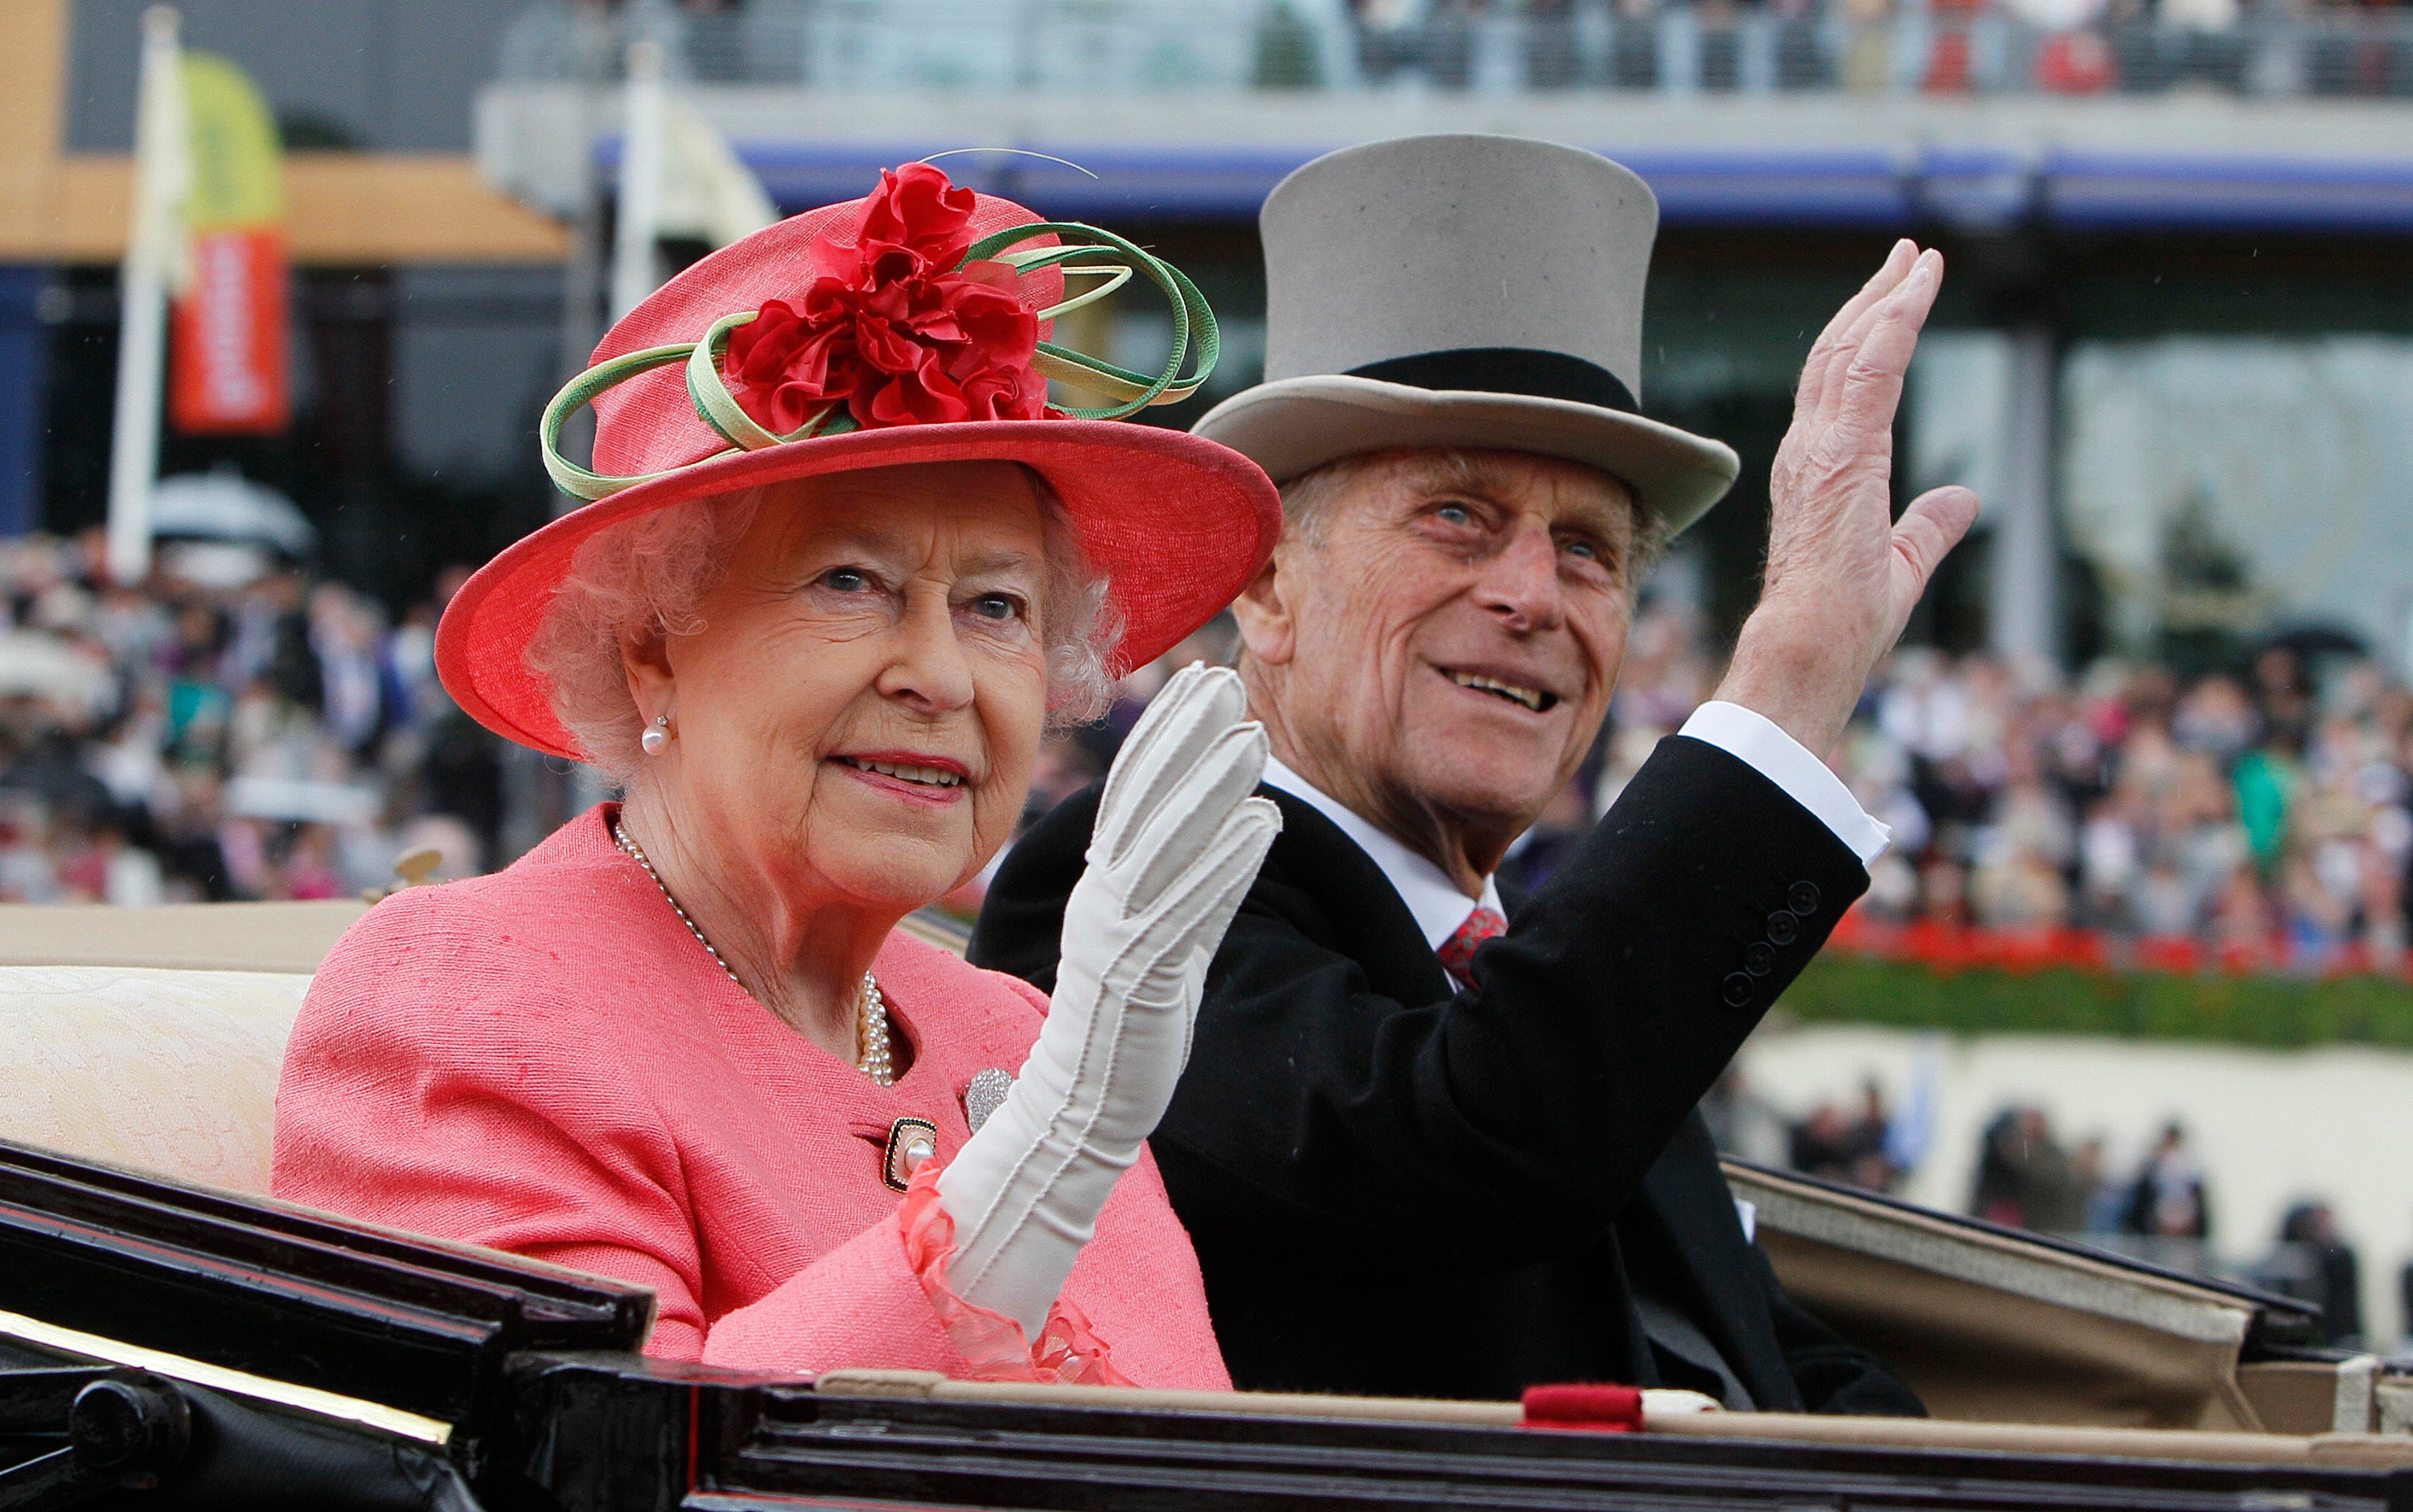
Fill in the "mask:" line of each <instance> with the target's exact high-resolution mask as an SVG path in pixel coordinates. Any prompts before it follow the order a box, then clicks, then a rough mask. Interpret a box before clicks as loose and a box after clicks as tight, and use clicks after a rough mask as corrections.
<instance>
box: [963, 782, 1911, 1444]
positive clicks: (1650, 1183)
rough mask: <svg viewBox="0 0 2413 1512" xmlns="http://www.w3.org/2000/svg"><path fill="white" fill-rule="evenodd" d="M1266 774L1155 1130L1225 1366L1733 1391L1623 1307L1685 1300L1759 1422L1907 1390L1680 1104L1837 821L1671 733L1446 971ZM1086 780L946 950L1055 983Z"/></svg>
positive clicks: (1444, 1391) (1786, 935) (1796, 965)
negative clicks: (1788, 1270)
mask: <svg viewBox="0 0 2413 1512" xmlns="http://www.w3.org/2000/svg"><path fill="white" fill-rule="evenodd" d="M1260 791H1261V792H1262V793H1264V794H1265V795H1266V796H1267V797H1270V798H1272V799H1273V800H1274V802H1275V803H1276V804H1277V805H1278V806H1279V807H1280V808H1281V818H1282V832H1281V838H1279V839H1277V840H1276V841H1275V842H1274V847H1273V851H1272V852H1271V854H1269V855H1268V856H1267V857H1266V864H1265V867H1264V869H1263V870H1262V871H1261V872H1260V873H1259V875H1258V878H1257V882H1256V884H1255V885H1254V886H1253V887H1252V888H1251V890H1250V892H1249V896H1248V898H1247V899H1246V901H1245V902H1244V903H1243V904H1242V905H1241V908H1240V911H1239V914H1238V916H1237V917H1236V919H1235V920H1234V921H1233V924H1232V927H1231V930H1230V932H1229V933H1228V934H1227V935H1226V936H1225V937H1224V941H1223V944H1222V947H1221V950H1220V951H1218V952H1217V954H1216V956H1215V960H1214V964H1213V967H1212V969H1211V970H1210V971H1209V974H1208V977H1207V998H1206V1002H1205V1004H1204V1006H1203V1008H1202V1010H1201V1012H1200V1015H1199V1021H1198V1028H1197V1032H1196V1037H1195V1039H1194V1041H1193V1044H1192V1051H1191V1057H1190V1065H1189V1069H1188V1070H1187V1071H1186V1072H1185V1073H1184V1074H1183V1075H1182V1079H1181V1083H1180V1086H1179V1088H1178V1090H1177V1091H1176V1093H1175V1095H1174V1099H1173V1104H1172V1107H1171V1108H1170V1110H1169V1111H1168V1112H1167V1113H1166V1115H1165V1118H1164V1121H1163V1122H1162V1124H1161V1125H1159V1126H1158V1128H1157V1131H1156V1134H1155V1136H1154V1137H1153V1138H1152V1139H1151V1140H1150V1147H1151V1148H1152V1149H1154V1150H1155V1152H1156V1159H1157V1164H1158V1165H1159V1166H1160V1167H1161V1168H1162V1171H1163V1173H1164V1181H1165V1186H1166V1187H1167V1189H1168V1190H1169V1191H1170V1192H1171V1193H1172V1197H1173V1205H1174V1208H1175V1209H1176V1211H1177V1212H1178V1213H1179V1214H1180V1216H1181V1219H1182V1222H1183V1223H1186V1224H1187V1225H1188V1226H1189V1229H1190V1235H1191V1238H1192V1240H1193V1241H1194V1243H1195V1244H1196V1246H1197V1250H1198V1260H1199V1264H1200V1267H1202V1268H1203V1270H1204V1271H1205V1274H1206V1281H1207V1302H1208V1305H1209V1306H1210V1308H1211V1309H1212V1311H1213V1313H1214V1319H1215V1331H1216V1336H1217V1338H1218V1339H1219V1340H1220V1341H1221V1344H1222V1348H1223V1356H1224V1358H1225V1360H1226V1361H1227V1362H1228V1363H1229V1364H1230V1366H1231V1371H1232V1377H1233V1380H1234V1381H1235V1382H1236V1384H1237V1385H1239V1386H1241V1387H1243V1388H1247V1389H1257V1390H1285V1391H1324V1392H1343V1393H1352V1394H1358V1395H1371V1396H1403V1397H1448V1398H1461V1399H1504V1398H1515V1397H1517V1396H1518V1395H1519V1394H1520V1393H1521V1392H1522V1391H1523V1389H1524V1388H1525V1387H1526V1386H1532V1385H1540V1384H1547V1383H1553V1382H1571V1381H1619V1382H1624V1383H1626V1384H1629V1385H1640V1386H1661V1385H1668V1386H1693V1387H1695V1388H1696V1389H1705V1390H1708V1391H1710V1393H1711V1394H1712V1395H1723V1396H1725V1397H1727V1398H1728V1399H1729V1400H1731V1398H1732V1393H1731V1391H1724V1392H1722V1391H1721V1390H1720V1386H1721V1381H1720V1379H1719V1378H1717V1377H1715V1376H1712V1375H1710V1374H1709V1373H1708V1372H1706V1371H1700V1370H1697V1369H1695V1368H1694V1367H1692V1366H1690V1365H1687V1364H1686V1363H1684V1361H1683V1360H1682V1359H1681V1358H1680V1357H1678V1356H1676V1355H1671V1354H1670V1353H1668V1352H1667V1351H1666V1350H1665V1349H1664V1348H1661V1347H1656V1346H1654V1345H1653V1344H1652V1343H1651V1342H1650V1340H1649V1339H1648V1337H1647V1336H1646V1334H1645V1332H1644V1329H1643V1327H1642V1324H1641V1316H1642V1314H1641V1312H1639V1311H1638V1309H1637V1301H1636V1298H1637V1296H1646V1297H1654V1298H1656V1299H1657V1300H1658V1304H1659V1306H1660V1307H1661V1308H1662V1310H1663V1311H1662V1313H1661V1314H1660V1315H1662V1316H1664V1309H1665V1306H1667V1305H1673V1306H1674V1307H1675V1308H1676V1309H1677V1310H1678V1311H1679V1312H1680V1313H1681V1314H1683V1315H1684V1316H1687V1317H1689V1318H1690V1319H1691V1320H1692V1322H1693V1323H1694V1324H1695V1326H1697V1327H1698V1329H1699V1330H1700V1332H1701V1333H1702V1334H1706V1335H1707V1336H1708V1339H1709V1340H1710V1342H1712V1343H1713V1344H1714V1345H1715V1347H1716V1349H1717V1351H1718V1353H1719V1354H1720V1355H1722V1356H1723V1357H1724V1360H1725V1363H1726V1365H1727V1366H1728V1367H1729V1371H1730V1373H1731V1375H1732V1377H1733V1378H1734V1380H1736V1381H1739V1383H1740V1385H1741V1386H1743V1387H1744V1388H1746V1389H1747V1390H1748V1392H1749V1394H1750V1397H1751V1401H1752V1403H1753V1404H1754V1405H1756V1406H1757V1407H1758V1408H1760V1409H1761V1410H1763V1411H1801V1410H1803V1409H1805V1408H1806V1409H1808V1410H1811V1411H1824V1412H1846V1413H1850V1412H1857V1413H1871V1414H1897V1415H1915V1414H1918V1413H1920V1412H1921V1410H1922V1409H1921V1408H1920V1406H1919V1403H1918V1400H1917V1397H1916V1396H1914V1395H1913V1394H1912V1393H1911V1390H1910V1388H1909V1387H1908V1386H1904V1385H1903V1384H1902V1382H1901V1381H1900V1380H1899V1379H1897V1378H1896V1377H1895V1376H1893V1375H1892V1374H1891V1373H1890V1372H1889V1371H1887V1370H1886V1368H1885V1367H1884V1366H1883V1365H1882V1364H1880V1363H1879V1362H1878V1361H1877V1360H1876V1359H1875V1358H1874V1357H1873V1356H1869V1355H1867V1354H1864V1353H1861V1352H1860V1351H1858V1350H1856V1349H1853V1348H1852V1347H1850V1346H1849V1345H1847V1344H1845V1343H1844V1342H1843V1341H1842V1340H1841V1339H1839V1338H1838V1337H1837V1336H1836V1335H1835V1334H1833V1333H1832V1332H1831V1331H1829V1330H1828V1328H1826V1327H1824V1326H1822V1325H1821V1324H1819V1323H1818V1322H1817V1321H1816V1320H1814V1319H1813V1318H1812V1317H1811V1316H1809V1314H1807V1313H1806V1312H1802V1311H1801V1310H1800V1309H1799V1308H1798V1307H1796V1306H1795V1305H1794V1304H1793V1303H1792V1302H1791V1301H1790V1300H1789V1299H1787V1298H1786V1297H1785V1295H1784V1291H1783V1290H1782V1289H1781V1288H1780V1287H1779V1286H1778V1284H1777V1282H1776V1278H1775V1276H1774V1274H1773V1273H1772V1272H1771V1271H1770V1270H1769V1266H1768V1262H1767V1260H1766V1258H1765V1257H1764V1256H1762V1255H1761V1253H1759V1251H1758V1250H1757V1249H1756V1248H1755V1247H1754V1246H1753V1245H1752V1243H1751V1242H1750V1241H1749V1240H1748V1239H1746V1238H1744V1236H1743V1232H1742V1227H1741V1223H1740V1220H1739V1216H1738V1214H1737V1211H1736V1208H1735V1204H1734V1199H1733V1197H1732V1195H1731V1194H1730V1193H1728V1191H1727V1188H1726V1185H1725V1180H1724V1178H1722V1177H1721V1176H1720V1174H1719V1171H1718V1165H1717V1155H1716V1151H1715V1149H1713V1147H1712V1146H1711V1144H1710V1135H1709V1131H1708V1129H1707V1127H1706V1126H1705V1125H1704V1124H1703V1123H1702V1121H1701V1119H1700V1117H1699V1115H1698V1114H1697V1113H1696V1112H1695V1104H1697V1103H1698V1102H1699V1100H1700V1098H1701V1096H1702V1094H1703V1093H1705V1092H1706V1091H1707V1090H1709V1088H1710V1084H1711V1083H1712V1082H1713V1081H1715V1080H1716V1078H1717V1076H1718V1075H1719V1073H1720V1072H1721V1071H1723V1070H1724V1069H1725V1065H1726V1062H1727V1061H1728V1060H1731V1059H1732V1058H1733V1056H1734V1053H1735V1051H1736V1049H1737V1048H1738V1047H1739V1045H1741V1044H1742V1042H1743V1038H1744V1036H1745V1035H1747V1034H1749V1033H1750V1032H1751V1030H1752V1027H1753V1026H1754V1024H1756V1023H1757V1022H1758V1021H1759V1018H1760V1015H1762V1014H1764V1013H1766V1012H1767V1010H1768V1007H1769V1004H1770V1003H1772V1002H1773V1001H1775V1000H1776V997H1777V994H1778V993H1780V992H1782V991H1783V990H1784V986H1785V985H1786V984H1787V983H1788V982H1790V981H1791V980H1792V979H1793V977H1794V976H1795V975H1796V974H1797V973H1798V972H1799V971H1800V969H1801V967H1802V965H1803V963H1804V962H1806V961H1808V960H1809V959H1810V957H1811V956H1812V955H1813V953H1815V952H1816V950H1817V948H1818V946H1819V945H1820V943H1822V942H1823V941H1825V940H1826V938H1827V935H1828V931H1829V930H1830V929H1831V928H1832V927H1833V926H1834V923H1835V920H1836V919H1837V918H1838V917H1839V916H1840V915H1841V914H1842V912H1843V909H1844V908H1845V907H1846V906H1847V905H1848V904H1850V903H1851V902H1852V900H1853V899H1854V898H1856V897H1858V896H1859V895H1860V893H1861V892H1862V891H1863V890H1865V889H1866V887H1867V886H1868V874H1867V872H1866V871H1865V870H1864V869H1863V868H1862V867H1861V866H1860V863H1859V861H1858V858H1857V857H1856V856H1855V855H1854V854H1853V853H1852V852H1851V850H1850V848H1848V847H1847V846H1845V845H1844V844H1843V842H1842V841H1841V840H1839V839H1837V838H1836V837H1835V835H1834V833H1833V832H1832V831H1830V830H1829V829H1828V828H1827V827H1826V825H1825V824H1823V823H1820V822H1819V821H1818V820H1817V819H1816V818H1815V817H1814V816H1813V815H1812V814H1811V813H1810V812H1809V811H1808V810H1806V809H1804V808H1802V807H1801V806H1800V805H1799V803H1797V802H1795V801H1794V800H1793V799H1792V798H1790V797H1788V796H1786V795H1785V793H1784V792H1783V790H1781V789H1779V788H1778V787H1777V786H1776V785H1775V784H1774V783H1772V782H1770V781H1769V779H1768V778H1765V777H1763V776H1761V775H1760V774H1759V773H1758V772H1757V771H1754V769H1753V768H1752V767H1750V766H1749V765H1747V764H1746V763H1743V762H1741V761H1739V760H1738V759H1736V758H1735V757H1733V756H1731V755H1729V754H1727V753H1726V752H1725V751H1724V750H1722V749H1718V748H1717V747H1714V746H1710V745H1708V744H1705V743H1703V742H1701V741H1696V740H1690V739H1686V738H1684V737H1681V736H1675V737H1671V738H1669V739H1667V740H1665V741H1664V742H1662V743H1661V745H1660V746H1659V749H1657V751H1656V752H1655V753H1654V754H1653V755H1652V756H1651V760H1650V761H1649V762H1647V763H1645V764H1644V765H1643V767H1642V769H1641V771H1640V772H1638V773H1637V774H1636V776H1635V778H1634V779H1633V781H1632V782H1631V783H1630V784H1628V786H1627V787H1626V789H1625V792H1624V793H1623V794H1622V795H1621V796H1620V797H1619V799H1618V801H1617V803H1616V805H1615V806H1614V807H1613V808H1610V810H1609V811H1608V814H1607V815H1606V817H1605V818H1604V819H1603V820H1602V821H1601V823H1599V824H1598V825H1597V826H1595V827H1594V829H1593V830H1592V832H1591V835H1589V836H1588V837H1587V838H1585V839H1584V840H1583V842H1582V843H1581V844H1580V845H1579V846H1578V847H1577V849H1576V850H1575V852H1574V853H1573V854H1572V855H1571V856H1570V858H1569V859H1568V860H1567V862H1566V863H1565V864H1564V866H1563V867H1562V869H1561V870H1560V871H1559V872H1558V873H1557V875H1555V876H1553V877H1552V878H1551V879H1550V881H1549V882H1547V883H1546V884H1545V885H1544V886H1542V887H1541V888H1540V889H1538V890H1537V891H1535V892H1534V893H1533V894H1532V896H1531V897H1525V898H1523V899H1521V900H1517V901H1512V903H1511V908H1510V927H1509V929H1508V932H1507V933H1506V934H1505V935H1503V936H1502V937H1501V938H1500V939H1498V940H1495V941H1491V942H1490V943H1488V944H1487V945H1485V946H1484V947H1483V948H1482V949H1481V950H1479V951H1478V952H1476V954H1475V957H1474V965H1473V976H1474V980H1475V985H1474V986H1473V988H1471V989H1469V990H1467V991H1463V992H1460V991H1457V990H1456V984H1455V983H1453V982H1452V981H1451V980H1450V978H1449V976H1448V975H1447V973H1446V972H1444V971H1443V969H1442V966H1441V963H1440V961H1439V960H1438V959H1437V958H1436V957H1435V956H1434V955H1433V952H1432V950H1431V948H1430V947H1429V945H1428V944H1427V943H1426V941H1425V938H1424V934H1423V931H1422V930H1420V929H1419V928H1418V927H1417V926H1416V923H1415V921H1414V918H1413V917H1412V916H1411V915H1410V914H1409V912H1408V910H1407V905H1406V904H1405V903H1404V902H1402V901H1401V900H1400V898H1399V894H1398V893H1397V892H1396V891H1395V890H1394V889H1393V888H1392V886H1391V884H1390V882H1388V881H1387V880H1386V879H1385V878H1384V875H1383V873H1382V871H1381V870H1380V869H1379V868H1378V867H1376V866H1375V865H1374V863H1373V861H1372V859H1371V858H1370V857H1369V856H1368V855H1367V854H1366V853H1365V852H1363V851H1362V850H1360V849H1359V848H1358V847H1357V845H1356V844H1355V842H1354V841H1352V840H1351V839H1350V838H1348V837H1347V836H1346V835H1344V834H1343V833H1342V832H1341V831H1340V828H1339V827H1338V826H1337V825H1335V824H1333V823H1332V822H1331V821H1329V820H1328V819H1326V818H1325V817H1324V816H1323V815H1322V814H1320V813H1318V812H1317V811H1316V810H1315V809H1314V808H1310V807H1309V806H1308V805H1307V804H1305V803H1302V802H1300V801H1299V800H1298V799H1296V798H1294V797H1292V796H1291V795H1290V794H1288V793H1282V792H1280V791H1278V790H1274V789H1270V788H1267V789H1261V790H1260ZM1097 801H1098V790H1097V789H1096V788H1094V787H1093V788H1091V789H1089V790H1088V792H1086V793H1081V794H1079V795H1078V796H1075V797H1073V798H1071V799H1068V800H1066V801H1065V802H1064V803H1063V804H1062V805H1060V806H1059V807H1058V808H1057V809H1056V810H1055V811H1054V812H1053V813H1051V814H1050V815H1048V816H1047V818H1045V819H1044V820H1043V821H1042V822H1041V823H1039V824H1038V825H1037V826H1036V827H1035V828H1033V829H1032V831H1031V832H1030V833H1029V835H1027V836H1026V837H1024V838H1023V839H1022V840H1021V842H1020V843H1019V844H1017V845H1016V846H1015V847H1014V851H1013V852H1012V853H1011V854H1010V855H1009V856H1008V857H1007V859H1006V862H1005V865H1004V866H1003V867H1001V868H1000V869H999V873H998V875H997V878H996V880H995V882H994V884H993V885H992V886H991V887H990V889H989V893H988V899H987V902H986V905H985V906H984V908H983V910H982V912H981V919H980V926H979V928H978V929H977V930H976V931H975V932H974V934H973V936H972V944H971V959H972V960H973V961H974V962H976V963H978V964H980V965H982V966H985V967H989V968H991V969H994V970H998V971H1010V972H1013V973H1014V974H1015V975H1017V976H1020V977H1023V978H1024V979H1026V980H1028V981H1029V982H1032V983H1034V984H1036V985H1037V986H1040V987H1041V988H1042V989H1044V990H1052V988H1053V986H1054V985H1055V979H1056V963H1057V955H1058V934H1059V932H1060V931H1061V929H1062V926H1063V920H1064V903H1065V898H1066V897H1067V895H1068V894H1070V892H1071V891H1072V888H1073V882H1076V881H1077V880H1078V879H1079V877H1080V875H1081V871H1082V867H1083V860H1082V852H1083V851H1084V850H1086V849H1087V847H1088V841H1089V833H1090V830H1091V827H1092V826H1093V824H1094V823H1095V820H1096V815H1097ZM1658 1331H1659V1332H1660V1333H1662V1334H1663V1335H1664V1334H1665V1332H1666V1329H1665V1327H1664V1326H1663V1327H1661V1328H1660V1329H1659V1330H1658ZM1694 1342H1695V1345H1697V1342H1698V1341H1697V1339H1695V1341H1694ZM1725 1384H1727V1385H1731V1384H1732V1383H1731V1382H1728V1383H1725Z"/></svg>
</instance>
